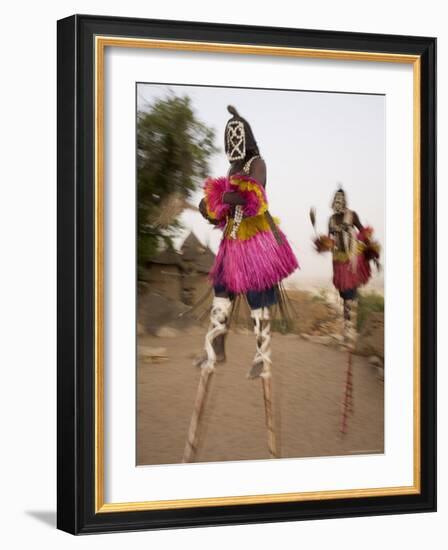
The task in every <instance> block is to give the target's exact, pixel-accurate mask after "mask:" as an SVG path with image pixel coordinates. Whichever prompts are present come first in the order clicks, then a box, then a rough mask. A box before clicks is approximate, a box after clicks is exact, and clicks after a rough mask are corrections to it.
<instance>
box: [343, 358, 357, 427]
mask: <svg viewBox="0 0 448 550" xmlns="http://www.w3.org/2000/svg"><path fill="white" fill-rule="evenodd" d="M353 411H354V407H353V367H352V350H349V351H348V359H347V371H346V376H345V388H344V395H343V399H342V414H341V427H340V431H341V434H343V435H345V434H346V433H347V421H348V415H349V414H353Z"/></svg>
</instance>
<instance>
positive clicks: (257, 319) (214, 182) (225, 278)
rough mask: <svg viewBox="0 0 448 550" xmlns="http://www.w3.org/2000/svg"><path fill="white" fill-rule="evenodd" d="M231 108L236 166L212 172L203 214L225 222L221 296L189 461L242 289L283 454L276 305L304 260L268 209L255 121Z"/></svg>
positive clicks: (202, 363) (229, 141)
mask: <svg viewBox="0 0 448 550" xmlns="http://www.w3.org/2000/svg"><path fill="white" fill-rule="evenodd" d="M228 111H229V112H230V114H231V115H232V117H231V118H230V120H229V121H228V122H227V125H226V128H225V135H224V144H225V152H226V154H227V158H228V160H229V162H230V168H229V171H228V174H227V176H226V177H220V178H215V179H213V178H208V179H207V180H206V182H205V184H204V193H205V196H204V199H203V200H202V201H201V203H200V205H199V210H200V212H201V213H202V215H203V216H204V217H205V218H206V219H207V220H208V221H209V222H210V223H213V224H214V225H216V226H218V227H219V228H221V229H222V230H223V237H222V240H221V244H220V247H219V251H218V254H217V256H216V260H215V264H214V266H213V268H212V270H211V272H210V280H211V283H212V284H213V289H214V295H215V297H214V300H213V305H212V308H211V313H210V325H209V330H208V332H207V334H206V337H205V346H204V348H205V351H204V354H203V355H202V356H201V357H200V358H199V359H198V360H197V361H196V364H197V366H199V367H200V369H201V376H200V381H199V387H198V392H197V396H196V402H195V406H194V411H193V416H192V419H191V422H190V429H189V432H188V437H187V443H186V447H185V452H184V458H183V460H184V462H190V461H192V460H194V457H195V452H196V449H197V443H198V438H199V423H200V418H201V413H202V411H203V408H204V403H205V400H206V395H207V389H208V387H209V385H210V384H209V381H210V376H211V374H212V373H213V372H214V370H215V367H216V365H217V363H220V362H222V361H224V360H225V350H224V342H225V335H226V333H227V331H228V326H229V319H230V315H231V309H232V306H233V304H234V301H235V299H236V298H237V297H238V296H241V295H243V296H245V298H246V300H247V302H248V304H249V307H250V310H251V318H252V321H253V326H254V334H255V341H256V352H255V357H254V360H253V364H252V367H251V369H250V371H249V373H248V378H250V379H257V378H260V379H261V381H262V388H263V399H264V404H265V416H266V427H267V432H268V449H269V454H270V456H271V457H272V458H275V457H277V456H278V450H277V447H276V439H275V429H274V418H273V412H272V410H273V408H272V386H271V376H272V373H271V367H272V359H271V314H270V311H271V308H272V306H274V305H277V304H278V305H280V306H282V304H281V303H280V302H281V300H282V292H281V289H280V284H281V281H282V280H283V279H284V278H286V277H287V276H288V275H290V274H291V273H292V272H293V271H294V270H295V269H297V268H298V263H297V259H296V257H295V255H294V253H293V252H292V250H291V247H290V245H289V243H288V241H287V239H286V237H285V235H284V234H283V233H282V231H281V230H280V228H279V224H278V221H277V220H275V219H274V218H272V216H271V215H270V213H269V211H268V203H267V198H266V192H265V186H266V164H265V162H264V160H263V159H262V158H261V156H260V152H259V149H258V145H257V142H256V140H255V137H254V134H253V132H252V129H251V127H250V125H249V123H248V122H247V121H246V120H245V119H244V118H242V117H241V116H240V115H239V114H238V112H237V111H236V109H235V108H234V107H231V106H229V107H228ZM280 309H282V308H280Z"/></svg>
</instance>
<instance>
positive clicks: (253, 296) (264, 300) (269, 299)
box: [214, 285, 278, 309]
mask: <svg viewBox="0 0 448 550" xmlns="http://www.w3.org/2000/svg"><path fill="white" fill-rule="evenodd" d="M214 290H215V294H216V295H217V296H223V295H226V296H228V297H229V298H230V299H231V300H233V298H234V297H235V295H234V294H233V293H232V292H228V291H227V289H226V288H225V287H224V286H222V285H217V286H215V287H214ZM246 298H247V301H248V303H249V307H250V308H251V309H259V308H260V307H270V306H273V305H274V304H276V303H278V288H277V287H276V286H273V287H272V288H268V289H267V290H261V291H257V290H249V292H246Z"/></svg>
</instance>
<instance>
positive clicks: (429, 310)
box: [57, 15, 436, 534]
mask: <svg viewBox="0 0 448 550" xmlns="http://www.w3.org/2000/svg"><path fill="white" fill-rule="evenodd" d="M98 35H102V36H120V37H130V38H153V39H163V40H176V41H179V40H182V41H188V40H194V41H199V42H213V43H226V44H229V43H230V44H251V45H260V46H280V47H293V48H307V49H325V50H335V51H339V50H343V51H348V52H372V53H374V52H376V53H378V52H381V53H390V54H397V55H415V56H419V58H420V71H421V73H420V74H421V86H420V100H421V103H420V107H421V109H420V144H421V156H420V218H421V247H420V252H421V255H420V281H421V288H420V293H421V311H420V344H421V345H420V350H421V352H420V361H421V371H420V372H421V379H420V381H419V382H420V399H421V401H420V405H421V406H420V411H421V416H420V426H421V438H420V449H419V451H420V459H421V470H420V471H421V479H420V492H419V493H418V494H407V495H389V496H372V497H357V498H342V499H331V500H309V501H299V502H276V503H262V504H249V505H247V504H244V505H241V504H237V505H231V506H228V505H227V506H206V507H193V508H185V509H184V508H176V509H160V510H135V511H121V512H120V511H114V512H102V513H97V512H96V510H95V483H96V480H95V427H94V420H95V376H94V362H95V341H94V329H95V327H94V323H95V316H94V312H95V281H94V277H95V269H94V263H95V238H94V232H95V186H94V177H95V143H94V134H95V117H94V115H95V113H94V107H95V94H94V63H95V59H94V54H93V48H94V40H95V36H98ZM57 68H58V89H57V100H58V107H57V114H58V127H57V131H58V157H57V158H58V168H57V176H58V248H57V250H58V273H57V276H58V335H57V337H58V383H57V391H58V399H57V419H58V423H57V435H58V446H57V452H58V457H57V458H58V470H57V483H58V491H57V500H58V504H57V526H58V528H59V529H62V530H64V531H67V532H69V533H73V534H83V533H102V532H112V531H128V530H140V529H162V528H176V527H193V526H211V525H230V524H244V523H246V524H247V523H262V522H279V521H292V520H305V519H322V518H336V517H353V516H369V515H385V514H399V513H411V512H430V511H435V510H436V39H435V38H429V37H412V36H395V35H380V34H360V33H348V32H336V31H319V30H303V29H288V28H269V27H254V26H242V25H223V24H215V23H193V22H184V21H162V20H143V19H131V18H124V17H100V16H90V15H74V16H71V17H68V18H66V19H62V20H60V21H58V61H57Z"/></svg>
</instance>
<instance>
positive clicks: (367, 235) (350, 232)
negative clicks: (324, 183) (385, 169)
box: [310, 188, 380, 434]
mask: <svg viewBox="0 0 448 550" xmlns="http://www.w3.org/2000/svg"><path fill="white" fill-rule="evenodd" d="M331 208H332V210H333V215H332V216H331V217H330V219H329V222H328V235H320V236H317V235H316V238H315V240H314V244H315V247H316V250H317V251H318V252H320V253H322V252H327V251H331V252H332V255H333V284H334V286H335V287H336V289H337V290H338V292H339V295H340V297H341V298H342V302H343V318H344V331H343V336H344V345H345V347H346V348H347V351H348V362H347V372H346V381H345V388H344V395H343V400H342V401H343V402H342V416H341V428H340V430H341V433H343V434H344V433H346V431H347V416H348V414H349V413H351V412H353V374H352V353H353V350H354V348H355V345H356V339H357V306H358V302H357V299H358V288H359V287H361V286H363V285H365V284H366V283H367V282H368V281H369V279H370V277H371V275H372V272H371V267H370V262H371V261H373V262H374V263H375V264H376V266H377V268H378V269H380V264H379V255H380V246H379V244H378V242H376V241H374V240H373V239H372V235H373V229H372V228H371V227H364V226H363V225H362V223H361V221H360V219H359V216H358V214H357V213H356V212H355V211H354V210H350V209H349V208H348V205H347V197H346V195H345V192H344V190H343V189H342V188H340V189H338V190H337V191H336V193H335V195H334V198H333V202H332V205H331ZM310 217H311V222H312V224H313V226H314V227H315V214H314V211H313V209H312V210H311V212H310Z"/></svg>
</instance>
